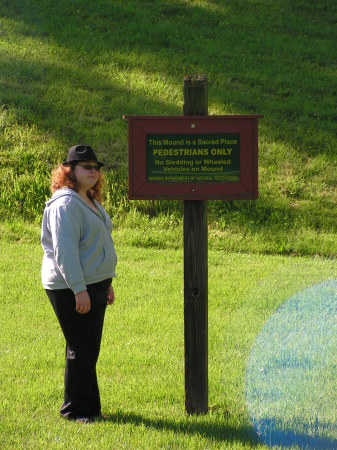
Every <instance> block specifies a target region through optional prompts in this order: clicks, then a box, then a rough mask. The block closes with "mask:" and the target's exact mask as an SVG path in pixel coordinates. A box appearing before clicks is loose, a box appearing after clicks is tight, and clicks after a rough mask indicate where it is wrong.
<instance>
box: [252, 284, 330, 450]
mask: <svg viewBox="0 0 337 450" xmlns="http://www.w3.org/2000/svg"><path fill="white" fill-rule="evenodd" d="M246 398H247V404H248V410H249V414H250V416H251V419H252V422H253V424H254V427H255V430H256V432H257V434H258V436H259V438H260V440H261V441H262V442H263V443H265V444H267V445H269V446H271V447H272V446H281V447H282V448H289V447H291V446H296V445H297V446H299V448H303V449H308V450H309V449H325V450H327V449H335V450H336V449H337V281H336V280H332V281H327V282H324V283H320V284H317V285H315V286H312V287H310V288H308V289H305V290H303V291H301V292H299V293H297V294H296V295H295V296H294V297H292V298H290V299H289V300H288V301H287V302H286V303H284V304H283V305H282V306H281V307H280V308H279V309H278V310H277V311H276V312H275V314H274V315H273V316H272V317H271V318H270V319H269V321H268V322H267V324H266V325H265V327H264V328H263V330H262V331H261V333H260V334H259V335H258V337H257V339H256V342H255V344H254V346H253V348H252V351H251V354H250V357H249V360H248V367H247V372H246Z"/></svg>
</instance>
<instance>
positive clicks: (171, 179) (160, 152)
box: [125, 115, 262, 200]
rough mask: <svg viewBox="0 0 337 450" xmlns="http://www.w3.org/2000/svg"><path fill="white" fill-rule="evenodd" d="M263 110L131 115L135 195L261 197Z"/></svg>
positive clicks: (131, 190)
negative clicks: (250, 113) (259, 135)
mask: <svg viewBox="0 0 337 450" xmlns="http://www.w3.org/2000/svg"><path fill="white" fill-rule="evenodd" d="M259 117H262V116H257V115H254V116H159V117H158V116H125V118H126V119H127V120H128V122H129V198H130V199H182V200H188V199H194V200H207V199H223V200H232V199H256V198H257V196H258V161H257V153H258V152H257V150H258V142H257V131H258V118H259Z"/></svg>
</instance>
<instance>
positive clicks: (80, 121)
mask: <svg viewBox="0 0 337 450" xmlns="http://www.w3.org/2000/svg"><path fill="white" fill-rule="evenodd" d="M336 27H337V4H336V2H335V1H333V0H319V1H317V2H307V1H304V0H303V1H301V0H298V1H296V2H294V1H292V0H273V1H271V0H250V1H249V0H242V1H241V0H228V1H226V2H223V1H221V0H195V1H193V0H173V1H162V0H157V1H142V2H137V1H135V0H124V1H117V0H116V1H113V0H97V1H95V2H93V1H89V0H72V1H69V0H59V1H57V2H55V1H51V0H30V1H26V2H22V1H21V0H3V1H2V2H1V4H0V218H1V221H2V222H3V223H6V224H7V225H6V227H7V228H6V229H7V230H8V227H9V228H11V229H12V230H13V229H14V228H15V224H17V223H18V222H21V221H22V220H24V221H28V222H33V223H36V224H37V223H39V221H40V218H41V214H42V211H43V204H44V201H45V199H46V198H47V197H48V196H49V188H48V186H49V174H50V171H51V169H52V167H53V166H54V165H55V164H56V163H57V162H58V161H60V160H62V159H63V158H64V157H65V155H66V153H67V150H68V148H69V147H70V146H71V145H73V144H74V143H79V142H85V143H89V144H91V145H92V146H93V147H94V149H95V150H97V153H98V154H99V157H100V158H102V159H103V160H105V161H106V163H107V171H106V178H107V181H108V183H107V189H106V191H105V206H106V208H107V209H108V210H109V212H110V213H111V214H112V215H113V216H114V223H115V224H116V225H117V227H119V228H120V229H124V230H128V229H129V228H130V227H133V228H134V227H135V225H137V227H138V231H135V232H134V233H133V237H132V239H133V241H132V242H133V243H134V244H137V245H142V244H144V243H145V244H146V243H147V244H146V245H150V246H151V245H157V246H163V245H168V244H167V235H168V233H166V232H165V230H167V228H170V230H171V234H172V236H173V238H171V243H172V245H173V246H174V245H175V242H176V239H175V237H176V236H178V235H180V231H181V220H182V202H163V201H162V202H129V201H128V198H127V172H128V171H127V157H128V142H127V139H128V134H127V123H126V122H125V121H124V120H123V119H122V116H123V114H130V115H131V114H140V115H142V114H150V115H152V114H154V115H166V114H173V115H175V114H178V115H179V114H182V103H183V94H182V86H183V77H184V75H186V74H196V73H199V74H201V73H202V74H207V76H208V80H209V113H210V114H249V113H254V114H255V113H258V114H263V115H264V118H263V119H262V120H261V121H260V136H259V177H260V179H259V184H260V187H259V189H260V196H259V199H258V200H257V201H255V202H249V201H241V202H239V201H234V202H220V201H213V202H210V203H209V223H210V245H211V246H214V247H215V248H221V249H224V250H234V251H251V252H259V253H284V254H297V255H315V254H317V255H322V256H328V257H335V256H336V254H337V252H336V248H337V238H336V223H337V208H336V204H337V188H336V184H337V183H336V181H337V176H336V173H337V170H336V169H337V163H336V159H337V158H336V154H337V135H336V131H337V126H336V123H337V121H336V119H337V115H336V99H337V98H336V96H337V83H336V73H337V72H336V69H337V62H336V61H337V58H336V56H337V51H336V39H335V38H336ZM2 227H4V225H2ZM144 230H146V231H147V236H146V237H145V238H144V239H142V238H141V236H143V237H144ZM2 231H3V228H2ZM125 232H126V231H125ZM137 232H139V234H137ZM151 233H152V234H153V236H154V237H152V238H149V237H148V236H149V235H151ZM14 234H15V233H14ZM130 239H131V238H130Z"/></svg>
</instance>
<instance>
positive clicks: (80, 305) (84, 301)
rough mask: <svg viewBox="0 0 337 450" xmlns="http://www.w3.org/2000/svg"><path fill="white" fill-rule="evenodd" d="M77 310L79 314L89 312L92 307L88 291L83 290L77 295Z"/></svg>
mask: <svg viewBox="0 0 337 450" xmlns="http://www.w3.org/2000/svg"><path fill="white" fill-rule="evenodd" d="M75 299H76V311H77V312H78V313H79V314H87V313H88V312H89V311H90V309H91V303H90V297H89V294H88V291H81V292H78V293H77V294H76V295H75Z"/></svg>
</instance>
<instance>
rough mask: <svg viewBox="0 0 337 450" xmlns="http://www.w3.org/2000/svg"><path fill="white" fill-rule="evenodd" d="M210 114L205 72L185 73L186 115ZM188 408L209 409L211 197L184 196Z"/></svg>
mask: <svg viewBox="0 0 337 450" xmlns="http://www.w3.org/2000/svg"><path fill="white" fill-rule="evenodd" d="M207 114H208V90H207V79H206V77H205V76H200V77H185V79H184V115H193V116H194V115H207ZM184 334H185V409H186V412H187V413H188V414H193V413H207V411H208V214H207V200H184Z"/></svg>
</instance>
